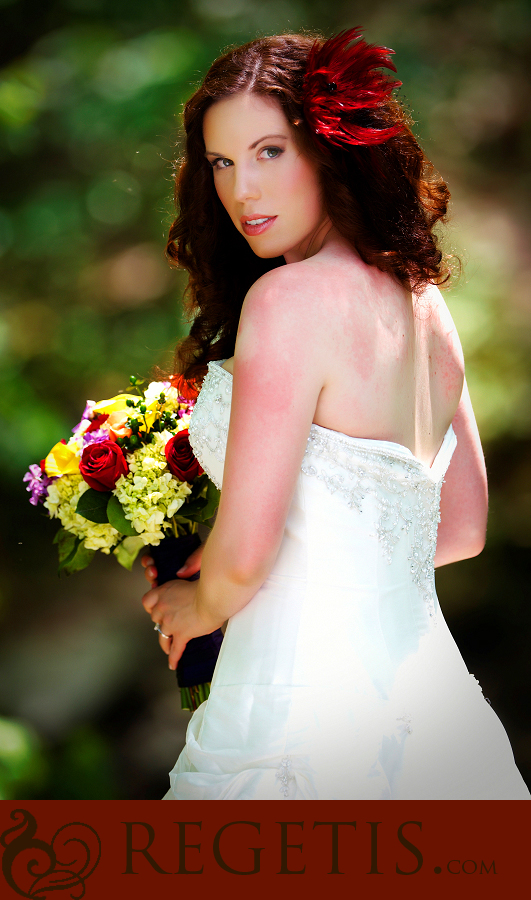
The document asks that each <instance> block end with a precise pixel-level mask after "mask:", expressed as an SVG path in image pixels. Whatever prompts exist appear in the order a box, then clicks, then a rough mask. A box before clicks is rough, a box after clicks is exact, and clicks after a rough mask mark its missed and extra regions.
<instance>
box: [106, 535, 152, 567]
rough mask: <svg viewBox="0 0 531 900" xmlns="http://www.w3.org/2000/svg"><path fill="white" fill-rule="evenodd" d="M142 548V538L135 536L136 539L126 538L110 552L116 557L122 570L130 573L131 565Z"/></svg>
mask: <svg viewBox="0 0 531 900" xmlns="http://www.w3.org/2000/svg"><path fill="white" fill-rule="evenodd" d="M143 547H144V541H143V540H142V538H141V537H140V536H139V535H137V537H126V538H124V539H123V541H122V542H121V543H120V544H118V546H117V547H115V548H114V550H113V551H112V552H113V553H114V555H115V556H116V559H117V560H118V562H119V563H120V565H121V566H123V567H124V569H128V570H129V571H131V569H132V568H133V563H134V561H135V559H136V558H137V556H138V553H139V551H140V550H142V548H143Z"/></svg>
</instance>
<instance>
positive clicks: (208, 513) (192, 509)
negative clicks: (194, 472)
mask: <svg viewBox="0 0 531 900" xmlns="http://www.w3.org/2000/svg"><path fill="white" fill-rule="evenodd" d="M201 478H205V481H204V483H203V485H202V487H201V493H200V495H199V496H196V497H195V498H194V496H193V493H192V494H191V495H190V497H191V499H189V500H186V501H185V502H184V503H183V505H182V506H181V508H180V514H181V515H182V516H184V517H185V518H186V519H189V520H190V521H192V522H207V521H208V519H211V518H212V516H213V515H214V513H215V512H216V509H217V508H218V506H219V497H220V492H219V491H218V489H217V487H216V485H215V484H214V483H213V482H212V481H210V479H209V478H208V476H207V475H204V476H201Z"/></svg>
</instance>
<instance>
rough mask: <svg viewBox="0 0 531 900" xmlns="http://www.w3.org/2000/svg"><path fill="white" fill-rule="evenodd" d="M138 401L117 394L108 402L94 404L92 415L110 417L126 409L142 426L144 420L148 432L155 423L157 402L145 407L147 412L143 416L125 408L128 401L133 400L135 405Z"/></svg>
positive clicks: (128, 396) (132, 397)
mask: <svg viewBox="0 0 531 900" xmlns="http://www.w3.org/2000/svg"><path fill="white" fill-rule="evenodd" d="M139 399H140V398H139V397H135V395H134V394H117V396H116V397H111V399H110V400H100V402H99V403H96V406H95V407H94V409H93V413H94V415H100V414H103V413H108V414H109V415H110V414H111V413H114V412H120V411H121V410H125V409H126V410H128V413H129V415H131V416H134V415H136V416H137V418H139V419H140V421H141V423H142V424H143V422H142V420H143V419H145V420H146V428H147V431H149V429H150V428H151V426H152V425H153V422H154V421H155V416H156V409H157V400H153V402H152V403H150V404H149V405H147V410H146V412H145V413H144V415H142V413H141V412H139V411H138V410H134V409H133V408H132V407H128V406H127V401H128V400H134V401H135V403H137V402H138V400H139ZM142 430H143V429H142Z"/></svg>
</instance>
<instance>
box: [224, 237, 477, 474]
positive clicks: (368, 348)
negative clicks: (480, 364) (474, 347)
mask: <svg viewBox="0 0 531 900" xmlns="http://www.w3.org/2000/svg"><path fill="white" fill-rule="evenodd" d="M349 250H350V248H345V247H344V245H342V244H341V242H337V244H336V243H335V242H334V241H331V242H329V244H328V245H327V246H326V247H325V248H324V249H323V250H322V251H321V252H320V253H318V254H317V255H315V256H313V257H312V258H311V259H308V260H304V261H301V262H298V263H294V264H290V265H288V266H286V267H282V268H280V269H277V270H274V271H273V272H270V273H268V274H267V275H266V276H263V278H261V279H260V280H259V282H257V283H256V284H255V285H254V286H253V288H252V289H251V291H250V292H249V294H248V296H247V298H246V301H245V303H244V307H243V309H242V316H241V320H240V327H239V332H238V334H239V338H238V343H237V350H236V357H235V360H229V361H227V363H225V368H226V369H227V370H228V371H229V372H231V373H232V374H234V373H235V372H236V374H237V377H238V378H239V377H240V373H243V371H244V367H243V366H241V365H238V359H239V357H242V358H243V355H242V349H243V346H244V343H245V342H248V341H249V340H252V342H254V345H255V349H256V352H259V353H260V357H261V361H262V365H263V366H264V368H265V373H267V374H265V375H264V378H265V382H264V402H266V396H267V394H268V392H270V391H278V389H279V384H280V385H282V387H281V390H282V391H283V392H284V393H285V391H286V384H288V383H289V385H290V386H291V387H293V386H294V385H298V389H299V390H304V388H303V383H304V381H305V380H307V381H308V383H309V384H310V383H311V385H312V390H313V391H314V392H315V397H316V399H315V408H314V410H313V416H312V421H313V422H315V423H316V424H318V425H322V426H324V427H325V428H329V429H332V430H334V431H338V432H341V433H343V434H349V435H351V436H353V437H365V438H374V439H377V440H388V441H394V442H396V443H401V444H403V445H404V446H407V447H408V448H409V449H410V450H411V451H412V452H413V453H414V454H415V455H416V456H418V457H419V458H421V459H422V460H423V461H425V462H426V463H427V464H430V463H431V461H432V459H433V458H434V456H435V454H436V452H437V450H438V448H439V446H440V442H441V440H442V437H443V436H444V434H445V433H446V430H447V428H448V425H449V423H450V421H451V419H452V417H453V414H454V413H455V410H456V408H457V404H458V402H459V398H460V395H461V390H462V383H463V361H462V352H461V347H460V344H459V339H458V337H457V333H456V331H455V327H454V325H453V322H452V319H451V316H450V314H449V312H448V310H447V307H446V304H445V303H444V301H443V299H442V297H441V294H440V292H439V290H438V289H437V288H435V287H432V286H430V287H429V288H427V289H426V290H425V291H424V292H423V294H422V295H421V297H420V298H412V296H411V294H409V293H408V292H407V291H406V290H405V289H404V288H402V286H401V285H400V284H399V283H398V282H396V281H395V280H393V279H391V278H390V277H389V276H387V275H385V274H384V273H382V272H380V271H379V270H377V269H375V268H373V267H367V266H366V265H365V264H364V263H362V262H361V260H360V259H359V257H358V256H357V255H356V254H354V253H351V252H349ZM273 310H275V312H274V314H273ZM272 315H273V319H274V327H273V328H272V329H271V336H270V341H271V342H272V343H274V345H275V346H274V347H273V346H272V343H269V340H268V339H267V329H266V326H265V319H267V320H269V321H271V316H272ZM251 332H252V338H251ZM242 335H245V341H244V342H243V343H242ZM238 345H239V346H238ZM270 351H271V352H272V358H271V361H270V363H269V364H268V362H267V358H268V353H269V352H270ZM279 352H280V354H281V357H282V360H283V361H284V363H285V370H284V371H283V373H282V374H281V372H280V371H279V362H278V353H279ZM273 357H274V361H273ZM281 368H284V365H283V366H282V367H281ZM293 402H294V403H295V402H296V398H294V397H293Z"/></svg>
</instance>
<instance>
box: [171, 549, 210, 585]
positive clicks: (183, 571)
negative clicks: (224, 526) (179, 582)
mask: <svg viewBox="0 0 531 900" xmlns="http://www.w3.org/2000/svg"><path fill="white" fill-rule="evenodd" d="M204 547H205V545H204V544H200V545H199V547H198V548H197V550H194V552H193V553H190V556H189V557H188V559H187V560H186V562H185V563H184V565H183V566H181V568H180V569H178V571H177V577H178V578H190V576H191V575H195V573H196V572H199V569H200V568H201V557H202V556H203V550H204Z"/></svg>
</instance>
